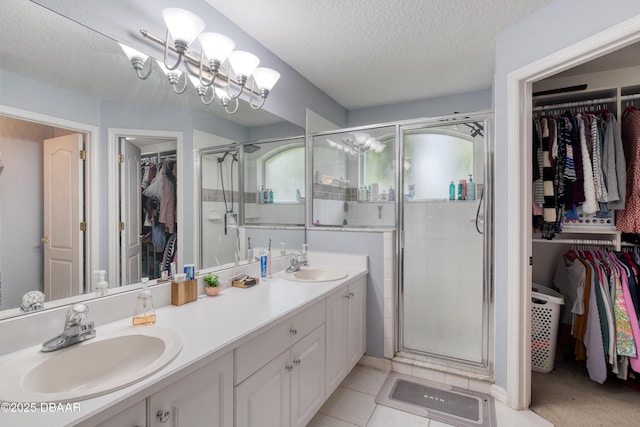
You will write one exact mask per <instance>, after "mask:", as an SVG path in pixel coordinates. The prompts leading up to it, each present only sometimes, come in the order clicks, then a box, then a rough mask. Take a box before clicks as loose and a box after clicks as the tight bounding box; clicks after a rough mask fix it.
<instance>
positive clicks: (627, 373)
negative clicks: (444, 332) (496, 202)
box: [530, 46, 640, 416]
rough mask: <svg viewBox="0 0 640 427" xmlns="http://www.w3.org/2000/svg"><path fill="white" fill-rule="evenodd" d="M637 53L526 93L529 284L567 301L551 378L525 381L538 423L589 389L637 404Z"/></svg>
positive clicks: (639, 213) (639, 333)
mask: <svg viewBox="0 0 640 427" xmlns="http://www.w3.org/2000/svg"><path fill="white" fill-rule="evenodd" d="M638 51H639V48H638V47H637V46H631V47H628V48H625V49H623V50H621V51H618V52H614V53H612V54H610V55H608V56H605V57H602V58H599V59H596V60H594V61H592V62H590V63H587V64H583V65H581V66H578V67H576V68H574V69H571V70H567V71H565V72H563V73H560V74H558V75H555V76H552V77H550V78H548V79H546V80H543V81H540V82H537V83H536V84H534V86H533V105H532V116H533V120H532V123H531V126H532V135H533V137H532V141H531V147H530V148H531V150H532V151H531V153H532V169H531V170H532V193H533V199H532V201H531V205H532V210H531V212H532V215H533V230H532V254H533V258H532V267H533V268H532V278H533V282H534V287H535V286H539V285H542V286H545V287H548V288H553V289H554V290H556V291H559V292H560V293H561V294H562V295H563V297H564V305H562V308H561V310H560V311H561V315H560V320H559V329H558V338H557V347H556V351H555V354H553V355H552V357H553V359H554V360H553V361H551V366H553V364H554V362H555V369H553V370H551V372H546V373H534V374H533V376H532V409H533V410H534V411H536V408H538V409H540V411H538V412H539V413H540V414H541V415H543V416H544V415H545V412H544V408H542V409H541V405H542V406H544V405H545V401H546V402H549V400H550V399H551V397H550V396H551V395H552V394H553V393H554V392H553V390H557V389H562V390H563V393H565V395H568V396H570V397H571V399H574V401H575V402H582V401H583V400H584V399H587V398H593V396H592V395H593V390H594V388H593V387H596V386H595V385H598V386H599V388H596V389H595V390H596V392H595V393H608V396H609V397H612V396H613V395H616V396H617V395H618V393H621V395H624V396H626V397H625V398H626V399H640V358H639V356H640V324H639V319H640V305H639V301H640V299H639V298H640V283H639V282H638V278H639V274H640V56H639V55H637V52H638ZM631 52H635V54H632V53H631ZM629 57H636V58H639V59H638V63H637V64H631V63H629V60H628V58H629ZM621 58H625V62H624V63H623V62H621ZM622 64H623V65H622ZM534 298H535V293H534ZM535 325H536V320H535V314H533V317H532V330H533V329H534V328H535ZM532 334H534V332H532ZM534 341H535V339H533V340H532V354H533V353H535V349H534V347H535V345H537V344H539V343H537V344H536V343H535V342H534ZM532 366H533V367H534V369H533V370H534V371H536V369H535V364H533V365H532ZM538 372H540V371H539V370H538ZM574 380H576V381H578V382H577V383H574V382H573V381H574ZM592 383H593V384H595V385H592ZM568 384H571V385H570V386H568ZM576 384H582V386H576ZM590 390H591V391H590ZM633 393H635V395H634V394H633ZM588 394H589V395H590V396H587V395H588ZM625 398H620V399H619V402H620V404H621V405H624V402H625Z"/></svg>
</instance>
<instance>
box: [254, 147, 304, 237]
mask: <svg viewBox="0 0 640 427" xmlns="http://www.w3.org/2000/svg"><path fill="white" fill-rule="evenodd" d="M249 146H250V147H251V150H246V149H245V152H244V156H243V162H244V167H243V176H244V183H243V187H244V221H243V222H244V224H260V225H267V224H268V225H287V226H297V225H304V219H305V211H304V208H305V204H304V200H305V139H304V137H302V136H300V137H295V138H287V139H281V140H275V141H267V142H256V143H253V144H249Z"/></svg>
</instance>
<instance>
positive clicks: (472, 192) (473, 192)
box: [467, 175, 476, 200]
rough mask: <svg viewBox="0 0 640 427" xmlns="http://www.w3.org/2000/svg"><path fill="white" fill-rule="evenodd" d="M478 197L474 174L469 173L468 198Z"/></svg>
mask: <svg viewBox="0 0 640 427" xmlns="http://www.w3.org/2000/svg"><path fill="white" fill-rule="evenodd" d="M475 199H476V183H475V182H473V175H469V182H467V200H475Z"/></svg>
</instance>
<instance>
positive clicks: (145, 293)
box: [133, 277, 156, 326]
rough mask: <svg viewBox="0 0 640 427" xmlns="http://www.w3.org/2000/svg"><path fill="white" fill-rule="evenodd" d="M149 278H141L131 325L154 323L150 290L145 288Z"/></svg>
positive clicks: (153, 309)
mask: <svg viewBox="0 0 640 427" xmlns="http://www.w3.org/2000/svg"><path fill="white" fill-rule="evenodd" d="M148 284H149V279H148V278H146V277H143V278H142V291H140V293H139V294H138V302H137V303H136V311H134V312H133V325H134V326H136V325H153V324H154V323H156V309H155V308H154V307H153V299H152V297H151V291H150V290H149V289H147V285H148Z"/></svg>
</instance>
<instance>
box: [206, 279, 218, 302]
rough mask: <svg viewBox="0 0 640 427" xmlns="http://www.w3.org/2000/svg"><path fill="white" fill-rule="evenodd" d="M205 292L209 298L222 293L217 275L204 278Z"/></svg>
mask: <svg viewBox="0 0 640 427" xmlns="http://www.w3.org/2000/svg"><path fill="white" fill-rule="evenodd" d="M204 291H205V292H206V293H207V295H209V296H212V297H213V296H216V295H218V294H219V293H220V281H219V280H218V275H217V274H207V275H206V276H204Z"/></svg>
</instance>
